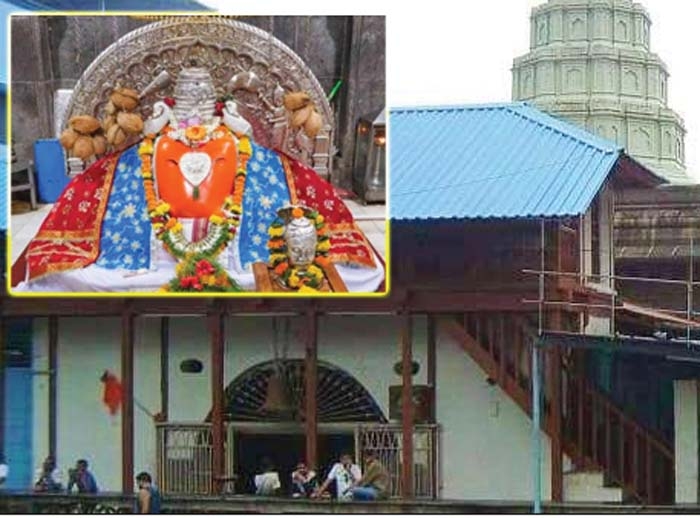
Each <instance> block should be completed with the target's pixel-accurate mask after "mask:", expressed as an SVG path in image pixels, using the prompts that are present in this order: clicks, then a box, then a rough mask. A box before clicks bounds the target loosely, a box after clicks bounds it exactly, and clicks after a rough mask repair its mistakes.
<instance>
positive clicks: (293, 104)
mask: <svg viewBox="0 0 700 518" xmlns="http://www.w3.org/2000/svg"><path fill="white" fill-rule="evenodd" d="M310 102H311V97H309V94H307V93H305V92H292V93H289V94H287V95H285V96H284V107H285V108H287V109H288V110H289V111H290V112H293V111H296V110H299V109H301V108H303V107H305V106H306V105H307V104H309V103H310Z"/></svg>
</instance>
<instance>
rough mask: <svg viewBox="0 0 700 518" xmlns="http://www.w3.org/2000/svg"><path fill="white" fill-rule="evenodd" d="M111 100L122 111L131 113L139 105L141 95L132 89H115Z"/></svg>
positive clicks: (110, 97)
mask: <svg viewBox="0 0 700 518" xmlns="http://www.w3.org/2000/svg"><path fill="white" fill-rule="evenodd" d="M109 100H110V101H112V103H113V104H114V106H115V107H117V108H119V109H120V110H126V111H131V110H133V109H134V108H136V107H137V106H138V105H139V93H138V92H137V91H136V90H132V89H131V88H115V89H114V91H113V92H112V95H110V96H109Z"/></svg>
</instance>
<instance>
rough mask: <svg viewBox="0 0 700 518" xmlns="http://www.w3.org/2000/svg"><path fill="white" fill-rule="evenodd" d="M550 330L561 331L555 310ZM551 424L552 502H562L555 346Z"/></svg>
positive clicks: (554, 352)
mask: <svg viewBox="0 0 700 518" xmlns="http://www.w3.org/2000/svg"><path fill="white" fill-rule="evenodd" d="M551 317H552V318H551V322H550V325H551V330H553V331H559V330H561V324H562V321H561V312H560V311H558V310H555V311H553V312H552V315H551ZM550 354H551V357H550V375H549V379H550V380H551V384H552V386H551V389H552V390H551V394H552V401H551V407H550V408H551V423H552V434H551V435H552V437H551V438H552V501H554V502H563V501H564V441H563V419H562V388H561V384H562V376H561V369H562V361H561V359H562V350H561V347H559V346H557V347H555V348H554V349H552V351H551V353H550Z"/></svg>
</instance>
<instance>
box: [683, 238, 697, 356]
mask: <svg viewBox="0 0 700 518" xmlns="http://www.w3.org/2000/svg"><path fill="white" fill-rule="evenodd" d="M693 241H694V240H693V229H692V228H691V229H690V253H689V254H688V258H689V263H690V264H689V265H688V286H687V290H688V296H687V300H686V304H687V307H686V309H687V313H686V317H685V318H686V320H687V322H688V323H687V324H686V328H685V339H686V344H685V345H686V347H690V321H691V319H692V318H693V267H694V265H693V262H694V260H695V251H694V250H693V248H695V243H694V242H693Z"/></svg>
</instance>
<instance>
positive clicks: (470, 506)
mask: <svg viewBox="0 0 700 518" xmlns="http://www.w3.org/2000/svg"><path fill="white" fill-rule="evenodd" d="M134 501H135V500H134V497H133V496H128V495H122V494H120V493H104V494H100V495H94V496H78V495H64V494H34V493H21V492H2V491H0V514H27V513H32V514H42V513H46V512H50V513H52V514H75V513H76V512H83V513H88V514H110V513H115V512H117V513H131V512H133V505H134ZM162 510H163V513H166V514H175V513H177V514H192V513H198V514H200V513H201V514H222V513H226V514H239V513H250V514H281V513H294V514H367V513H370V514H417V513H420V514H425V513H427V514H495V513H508V514H527V513H530V512H532V504H531V503H530V502H523V501H497V500H489V501H468V500H388V501H383V502H330V501H323V500H299V499H291V498H258V497H254V496H248V495H241V496H235V495H234V496H222V497H214V496H165V497H163V509H162ZM543 511H544V512H545V513H548V514H618V513H643V514H668V513H678V514H699V513H700V506H698V505H676V506H636V505H616V504H598V503H571V504H553V503H545V504H544V506H543Z"/></svg>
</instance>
